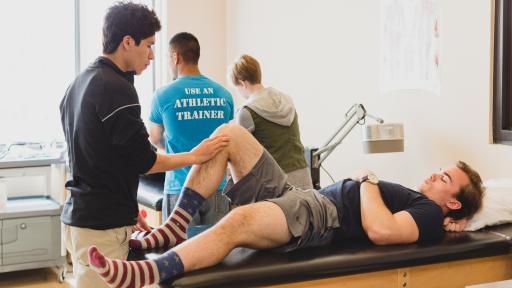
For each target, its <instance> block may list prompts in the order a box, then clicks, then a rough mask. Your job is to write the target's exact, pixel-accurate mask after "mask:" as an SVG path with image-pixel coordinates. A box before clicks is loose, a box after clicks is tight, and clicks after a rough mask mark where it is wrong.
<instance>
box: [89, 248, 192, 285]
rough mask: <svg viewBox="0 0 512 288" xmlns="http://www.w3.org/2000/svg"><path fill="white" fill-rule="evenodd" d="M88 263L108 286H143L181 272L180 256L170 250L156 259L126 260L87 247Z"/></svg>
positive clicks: (182, 269)
mask: <svg viewBox="0 0 512 288" xmlns="http://www.w3.org/2000/svg"><path fill="white" fill-rule="evenodd" d="M88 252H89V264H90V265H91V268H92V269H93V270H94V271H96V272H97V273H98V275H99V276H100V277H101V278H103V280H105V282H107V284H108V285H109V286H110V287H143V286H146V285H152V284H155V283H158V282H160V281H165V280H167V279H169V278H171V277H173V276H176V275H180V274H183V271H184V268H183V263H182V262H181V259H180V257H179V256H178V254H176V252H174V251H173V250H170V251H168V252H166V253H164V254H163V255H162V256H160V257H158V258H157V259H156V260H154V261H153V260H144V261H126V260H116V259H109V258H106V257H105V256H103V255H102V254H101V252H100V251H99V250H98V248H96V246H91V247H90V248H89V251H88Z"/></svg>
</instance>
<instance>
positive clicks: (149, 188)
mask: <svg viewBox="0 0 512 288" xmlns="http://www.w3.org/2000/svg"><path fill="white" fill-rule="evenodd" d="M164 180H165V173H156V174H149V175H143V176H140V177H139V188H138V191H137V201H138V202H139V211H141V212H142V211H144V212H142V213H144V214H146V221H147V222H148V224H149V225H150V226H151V227H158V226H160V224H162V198H163V195H164V194H163V193H164Z"/></svg>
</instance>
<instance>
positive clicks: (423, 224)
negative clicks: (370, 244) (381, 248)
mask: <svg viewBox="0 0 512 288" xmlns="http://www.w3.org/2000/svg"><path fill="white" fill-rule="evenodd" d="M359 188H360V184H359V182H356V181H353V180H351V179H345V180H343V181H340V182H337V183H335V184H332V185H330V186H327V187H325V188H322V189H321V190H320V191H319V192H320V193H321V194H323V195H325V196H326V197H327V198H329V199H330V200H331V201H332V202H333V203H334V204H335V205H336V208H337V210H338V217H339V219H341V223H340V225H341V227H340V233H338V235H336V236H337V237H338V238H339V239H342V240H355V239H362V238H366V239H368V238H367V235H366V233H365V232H364V230H363V224H362V222H361V197H360V192H359ZM379 190H380V194H381V196H382V200H383V201H384V204H386V207H387V208H388V209H389V211H391V213H393V214H394V213H397V212H399V211H407V212H409V214H411V216H412V218H413V219H414V221H415V222H416V225H417V226H418V230H419V238H418V242H431V241H434V242H435V241H439V240H441V239H442V238H443V235H444V229H443V219H444V215H443V210H442V209H441V207H440V206H439V205H437V204H436V203H435V202H434V201H432V200H430V199H429V198H427V197H426V196H425V195H423V194H421V193H419V192H417V191H414V190H412V189H409V188H407V187H404V186H402V185H399V184H395V183H390V182H386V181H379Z"/></svg>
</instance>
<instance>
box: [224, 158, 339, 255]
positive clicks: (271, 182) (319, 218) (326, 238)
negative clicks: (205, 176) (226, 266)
mask: <svg viewBox="0 0 512 288" xmlns="http://www.w3.org/2000/svg"><path fill="white" fill-rule="evenodd" d="M224 193H225V194H226V196H228V198H229V199H230V200H231V202H232V204H234V206H239V205H245V204H250V203H255V202H259V201H270V202H272V203H275V204H277V205H278V206H279V208H281V210H283V213H284V215H285V217H286V221H287V224H288V229H289V231H290V233H291V234H292V235H293V238H292V240H291V241H290V242H289V243H288V244H286V245H284V246H282V247H280V248H279V249H277V250H283V251H290V250H294V249H298V248H304V247H311V246H320V245H325V244H328V243H329V242H330V241H332V238H333V235H334V233H333V231H334V229H335V228H338V227H339V226H340V224H339V219H338V212H337V209H336V206H335V205H334V203H332V202H331V201H330V200H329V199H327V198H326V197H325V196H323V195H321V194H320V193H318V191H316V190H314V189H307V190H304V189H300V188H296V187H293V186H291V185H290V184H288V183H287V176H286V173H284V171H283V170H282V169H281V168H280V167H279V165H278V164H277V162H276V161H275V160H274V158H273V157H272V156H271V155H270V154H269V153H268V152H267V151H266V150H264V152H263V154H262V155H261V157H260V159H258V162H256V164H255V165H254V167H253V168H252V170H251V171H250V172H249V173H248V174H247V175H245V176H244V177H243V178H242V179H240V181H238V182H237V183H233V181H232V179H230V180H229V181H228V183H227V185H226V187H225V188H224Z"/></svg>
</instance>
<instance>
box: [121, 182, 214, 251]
mask: <svg viewBox="0 0 512 288" xmlns="http://www.w3.org/2000/svg"><path fill="white" fill-rule="evenodd" d="M204 200H205V199H204V198H203V196H201V194H199V193H197V192H196V191H194V190H192V189H190V188H184V189H183V191H182V192H181V195H180V198H179V199H178V204H176V207H175V208H174V210H173V211H172V213H171V216H169V218H167V221H166V222H165V223H164V224H163V225H162V226H160V227H158V228H156V229H155V230H153V232H151V233H150V234H149V235H148V236H146V237H144V238H142V239H131V240H130V242H129V246H130V248H135V249H153V248H160V247H164V248H168V247H174V246H176V245H178V244H180V243H181V242H183V241H185V240H186V239H187V227H188V224H189V223H190V221H192V218H193V217H194V215H195V214H196V213H197V210H199V208H200V207H201V206H202V205H203V202H204Z"/></svg>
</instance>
